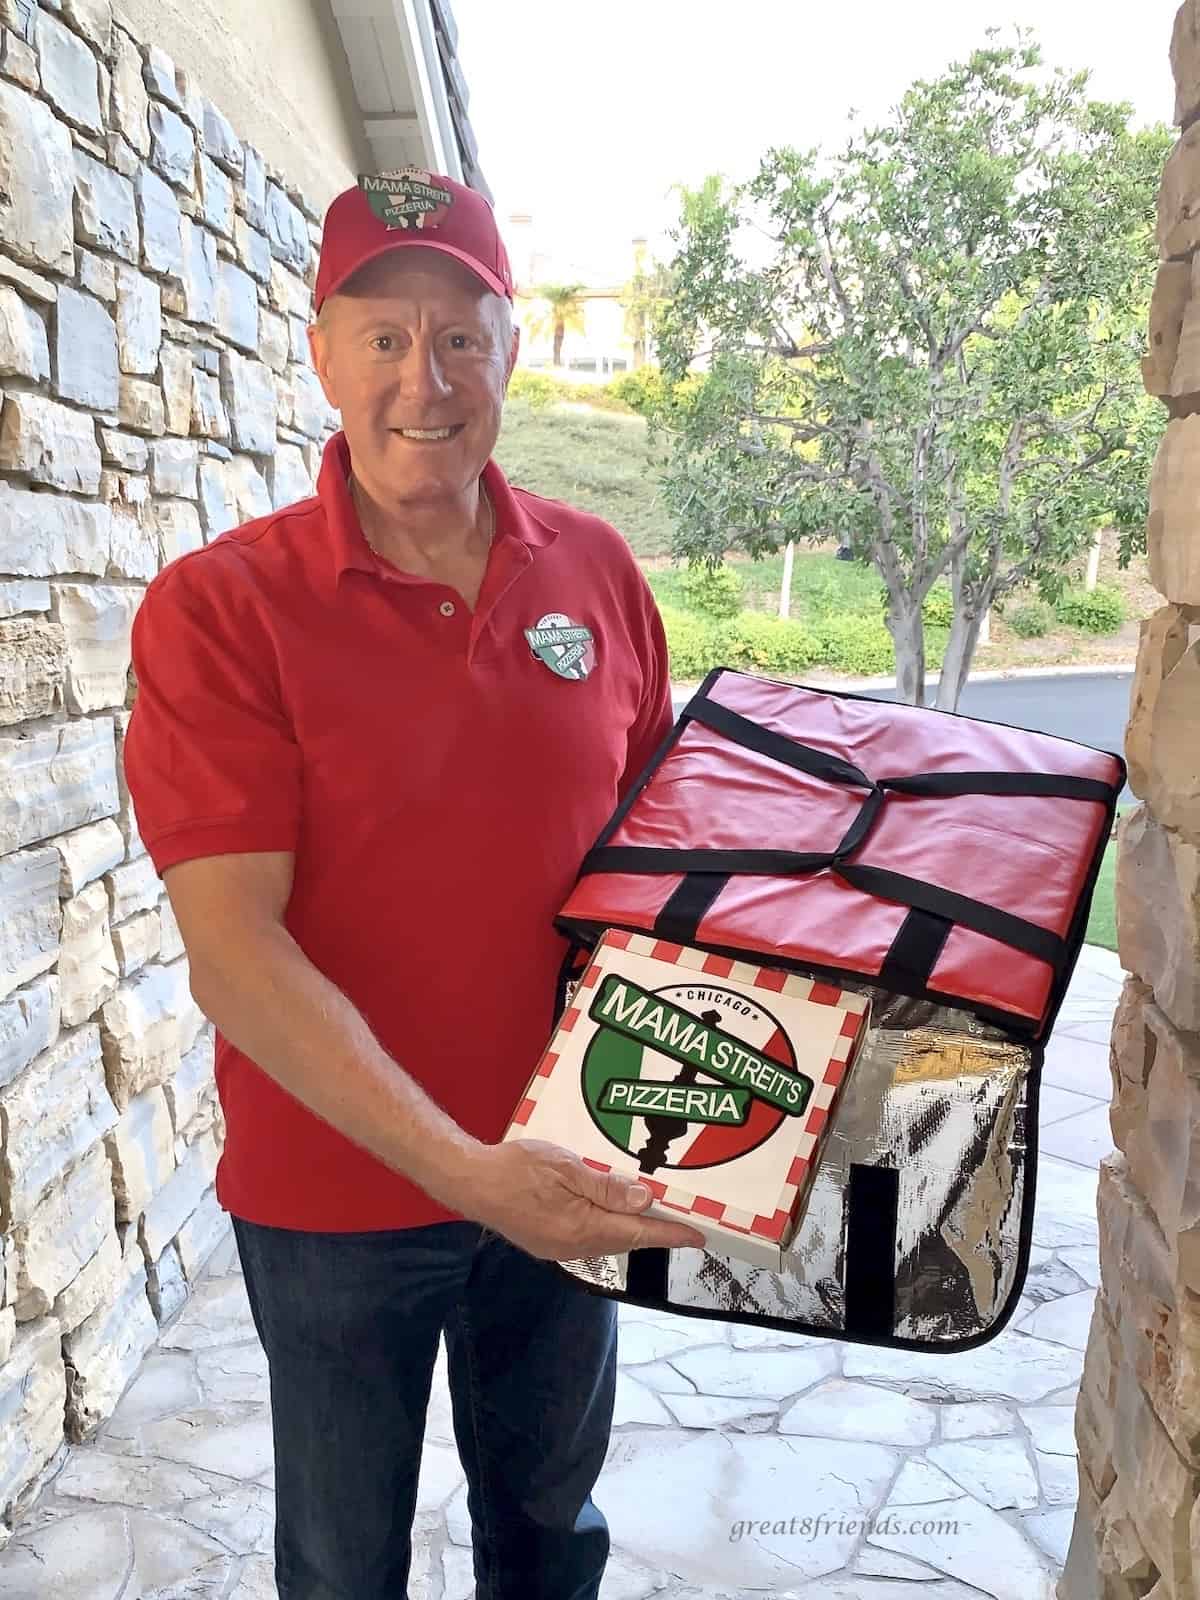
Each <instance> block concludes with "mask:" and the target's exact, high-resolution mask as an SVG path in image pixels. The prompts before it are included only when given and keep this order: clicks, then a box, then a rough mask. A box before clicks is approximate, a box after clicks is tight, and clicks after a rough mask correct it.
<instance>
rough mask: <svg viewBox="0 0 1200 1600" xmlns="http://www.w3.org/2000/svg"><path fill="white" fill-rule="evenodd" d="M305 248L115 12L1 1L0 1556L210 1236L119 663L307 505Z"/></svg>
mask: <svg viewBox="0 0 1200 1600" xmlns="http://www.w3.org/2000/svg"><path fill="white" fill-rule="evenodd" d="M334 180H341V181H350V175H349V174H345V175H342V174H331V186H332V187H337V186H340V185H339V183H338V182H336V181H334ZM317 221H318V211H317V209H316V208H315V206H314V205H313V204H311V203H310V202H309V201H308V200H307V199H306V198H305V196H303V195H302V194H300V193H299V192H298V191H297V190H296V189H295V188H294V187H292V188H289V186H288V183H287V179H286V175H285V174H282V173H278V172H273V171H269V170H268V169H267V168H266V166H265V164H264V162H263V161H262V159H261V158H260V157H259V156H258V155H257V153H256V152H255V151H254V150H253V149H251V148H249V147H248V146H245V145H243V144H242V143H241V141H240V140H239V138H238V136H237V133H236V131H235V128H234V127H233V125H232V124H231V122H230V120H228V119H227V117H226V116H225V115H224V114H223V113H222V111H221V110H220V109H219V108H218V107H217V106H216V105H215V104H213V103H212V102H211V101H210V100H208V99H206V98H205V97H204V96H203V95H202V94H201V93H200V90H199V87H198V86H197V85H196V83H194V82H193V81H192V80H190V79H189V77H188V76H187V75H186V74H185V73H183V72H181V71H177V70H176V68H175V66H174V64H173V63H172V62H171V60H170V59H169V58H168V57H167V56H166V55H165V54H164V53H163V52H162V50H160V49H158V48H147V47H145V46H144V45H143V44H141V43H140V42H139V41H138V40H136V39H135V38H133V37H132V36H131V34H130V33H129V32H128V31H127V30H126V29H125V28H123V27H122V26H120V24H119V21H118V20H115V19H114V16H113V12H112V8H111V5H110V3H109V0H43V3H42V4H41V5H38V4H37V3H35V0H0V1542H2V1541H3V1538H4V1531H5V1529H6V1528H7V1527H9V1526H11V1525H12V1523H13V1521H14V1519H15V1518H16V1517H18V1516H19V1514H20V1512H21V1510H22V1508H23V1507H24V1506H25V1505H26V1504H27V1503H28V1502H29V1500H30V1498H31V1496H32V1495H33V1494H34V1493H35V1492H36V1489H37V1487H38V1486H39V1484H40V1483H41V1482H42V1481H44V1480H45V1477H46V1475H47V1474H48V1473H50V1472H52V1471H53V1470H54V1467H55V1464H56V1462H57V1461H58V1460H59V1459H60V1457H61V1454H62V1452H63V1449H64V1446H65V1442H66V1441H67V1440H74V1439H81V1438H83V1437H85V1436H86V1435H88V1434H89V1433H90V1432H92V1431H93V1430H94V1429H95V1428H96V1427H97V1426H98V1425H99V1423H100V1422H101V1421H102V1420H103V1419H104V1418H105V1417H107V1416H108V1415H110V1414H111V1412H112V1410H113V1409H114V1407H115V1405H116V1403H117V1400H118V1399H119V1397H120V1394H121V1392H122V1390H123V1388H124V1387H125V1385H126V1384H127V1383H128V1381H129V1380H130V1378H131V1377H132V1376H133V1374H134V1373H135V1372H136V1370H137V1367H138V1365H139V1363H140V1362H141V1360H142V1359H143V1357H144V1355H145V1354H146V1352H147V1351H148V1350H149V1349H150V1347H151V1346H152V1344H153V1343H154V1340H155V1338H156V1335H157V1331H158V1328H159V1326H160V1325H161V1323H162V1322H163V1321H164V1320H165V1319H166V1318H168V1317H170V1316H171V1315H172V1314H173V1313H174V1312H175V1311H176V1310H178V1308H179V1306H180V1305H181V1303H182V1302H183V1300H184V1299H185V1298H186V1296H187V1294H188V1292H189V1290H190V1287H191V1285H192V1284H193V1283H194V1281H195V1278H196V1275H197V1273H198V1271H199V1269H200V1267H201V1265H202V1263H203V1261H204V1259H205V1257H206V1255H207V1254H208V1253H209V1252H210V1251H211V1249H212V1247H213V1245H214V1244H215V1243H216V1242H217V1241H218V1240H219V1239H220V1238H221V1237H222V1235H223V1233H224V1231H225V1228H226V1226H227V1219H226V1218H225V1216H224V1214H223V1213H222V1212H221V1210H220V1208H219V1207H218V1205H217V1203H216V1199H215V1194H214V1190H213V1180H214V1173H215V1168H216V1163H217V1159H218V1154H219V1150H220V1145H221V1140H222V1137H223V1129H222V1126H221V1121H220V1114H219V1109H218V1105H217V1099H216V1093H215V1085H214V1082H213V1073H212V1056H213V1039H212V1030H211V1027H210V1026H209V1025H208V1024H207V1023H206V1022H205V1020H204V1019H203V1017H202V1016H201V1015H200V1013H199V1012H198V1010H197V1009H196V1006H195V1005H194V1003H193V1001H192V999H191V995H190V991H189V984H188V974H187V963H186V958H185V956H184V950H183V945H182V943H181V941H180V937H179V932H178V929H177V927H176V925H175V922H174V919H173V917H172V915H171V909H170V905H169V902H168V901H167V900H166V898H165V896H164V894H163V886H162V884H161V882H160V881H159V879H158V878H157V876H156V874H155V872H154V868H153V866H152V864H151V862H150V860H149V857H148V856H147V855H146V852H145V848H144V846H143V844H142V841H141V840H140V838H139V837H138V832H137V826H136V821H135V818H134V815H133V812H132V810H131V807H130V803H129V796H128V793H127V791H126V788H125V784H124V780H123V775H122V770H121V743H122V738H123V736H124V733H125V730H126V727H127V725H128V720H129V710H130V707H131V706H132V704H133V696H134V691H135V685H134V684H133V683H132V681H131V677H130V652H129V634H130V626H131V623H132V620H133V616H134V614H135V612H136V610H137V607H138V604H139V601H140V598H141V595H142V593H143V591H144V589H145V585H146V583H147V582H148V581H149V580H150V579H151V578H153V577H154V576H155V574H156V573H157V572H158V571H159V570H160V569H161V567H162V566H163V565H164V564H165V563H166V562H168V561H170V560H172V559H173V558H175V557H176V556H179V555H182V554H184V553H186V552H188V551H190V550H194V549H196V548H198V547H200V546H201V545H203V544H204V543H205V542H206V541H207V540H209V539H212V538H214V537H215V536H216V535H217V534H219V533H221V532H223V531H224V530H226V529H228V528H230V527H233V526H235V525H236V524H237V523H238V522H240V521H243V520H246V519H248V518H249V517H252V516H255V515H258V514H260V513H263V512H267V511H269V510H271V509H272V507H275V506H280V505H285V504H288V503H289V502H291V501H293V500H296V499H298V498H301V497H302V496H304V495H306V494H308V493H310V492H311V485H312V481H313V477H314V474H315V471H316V468H317V463H318V458H319V451H320V445H321V442H322V440H323V439H324V437H326V436H327V433H328V430H329V427H330V425H331V418H330V414H329V412H328V409H327V407H326V406H325V403H324V399H323V397H322V395H321V391H320V386H319V385H318V383H317V380H316V376H315V374H314V373H313V372H312V370H311V368H310V367H309V365H308V364H307V351H306V341H305V327H306V325H307V322H308V319H309V316H310V308H311V285H312V282H313V277H314V271H315V250H314V246H315V243H316V242H317V240H318V238H319V232H318V229H317Z"/></svg>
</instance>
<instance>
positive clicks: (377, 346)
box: [371, 333, 396, 355]
mask: <svg viewBox="0 0 1200 1600" xmlns="http://www.w3.org/2000/svg"><path fill="white" fill-rule="evenodd" d="M395 343H396V341H395V340H394V339H393V338H392V336H391V334H390V333H381V334H379V335H378V337H377V338H374V339H372V340H371V348H372V349H373V350H379V351H381V352H382V353H383V354H384V355H386V354H387V352H388V351H389V350H392V349H394V348H395Z"/></svg>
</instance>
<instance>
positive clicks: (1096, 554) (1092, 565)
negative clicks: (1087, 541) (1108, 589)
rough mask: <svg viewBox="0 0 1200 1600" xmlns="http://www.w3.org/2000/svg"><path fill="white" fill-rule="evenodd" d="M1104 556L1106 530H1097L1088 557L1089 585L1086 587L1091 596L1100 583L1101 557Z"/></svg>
mask: <svg viewBox="0 0 1200 1600" xmlns="http://www.w3.org/2000/svg"><path fill="white" fill-rule="evenodd" d="M1103 554H1104V529H1103V528H1097V529H1096V537H1095V538H1094V539H1093V540H1092V548H1091V551H1090V553H1089V555H1088V568H1087V583H1086V585H1085V587H1086V588H1087V592H1088V593H1089V594H1091V592H1092V590H1093V589H1094V588H1095V587H1096V585H1097V584H1098V583H1099V581H1100V557H1101V556H1102V555H1103Z"/></svg>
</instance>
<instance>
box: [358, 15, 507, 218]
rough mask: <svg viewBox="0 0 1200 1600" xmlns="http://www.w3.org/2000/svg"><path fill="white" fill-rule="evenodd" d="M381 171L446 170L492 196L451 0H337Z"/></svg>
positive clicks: (362, 112) (362, 110)
mask: <svg viewBox="0 0 1200 1600" xmlns="http://www.w3.org/2000/svg"><path fill="white" fill-rule="evenodd" d="M331 8H332V11H333V17H334V21H335V22H336V23H337V28H338V32H339V34H340V35H341V39H342V44H343V47H344V48H345V51H346V59H347V61H348V62H349V64H350V76H351V79H352V81H353V84H354V94H355V99H356V100H357V102H358V109H359V114H360V116H361V117H362V125H363V131H364V133H365V134H366V137H367V143H368V145H369V147H370V150H371V153H372V156H373V157H374V164H375V167H376V169H377V170H379V171H385V170H387V169H388V168H390V167H402V166H406V165H409V164H412V165H415V166H421V167H426V168H428V169H430V170H432V171H434V172H444V173H446V174H447V175H448V176H449V177H451V178H457V179H459V180H460V181H461V182H463V183H468V184H470V186H471V187H472V188H473V189H478V190H479V191H480V193H481V194H484V195H486V196H487V198H488V199H489V200H491V198H492V194H491V190H490V189H489V188H488V185H487V182H486V180H485V179H484V176H483V173H482V171H481V170H480V166H479V146H478V143H477V141H476V139H475V133H474V130H473V129H472V127H471V121H470V118H469V116H468V115H467V105H468V101H469V98H470V96H469V93H468V90H467V82H466V78H465V77H464V75H463V70H462V66H461V64H460V62H459V60H458V27H457V25H456V23H455V21H454V13H453V12H452V10H451V8H450V0H331Z"/></svg>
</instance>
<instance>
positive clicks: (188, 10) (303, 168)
mask: <svg viewBox="0 0 1200 1600" xmlns="http://www.w3.org/2000/svg"><path fill="white" fill-rule="evenodd" d="M113 14H114V16H115V17H116V19H117V20H118V21H122V20H123V21H124V22H125V23H126V25H127V26H128V28H129V31H130V32H131V33H133V34H134V35H135V36H136V37H137V38H138V39H140V40H141V41H142V42H143V43H144V44H148V45H159V46H160V47H161V48H162V49H164V50H165V51H166V52H167V53H168V55H170V57H171V59H172V60H173V61H174V62H175V64H176V66H177V67H181V68H183V70H184V71H185V72H188V73H194V74H195V77H196V80H197V82H198V84H199V86H200V90H201V92H202V93H203V94H205V95H207V96H208V97H209V99H211V100H215V101H216V103H217V104H218V105H219V106H220V107H221V109H222V110H223V111H224V113H225V115H226V116H227V117H228V118H229V119H230V121H231V122H232V123H233V124H234V125H235V127H236V128H237V130H238V133H239V135H240V136H241V137H242V138H243V139H244V140H245V141H246V142H247V143H248V144H252V145H255V146H257V148H258V149H259V150H260V151H261V152H262V154H263V155H264V156H265V157H266V160H267V163H268V165H270V166H274V167H278V168H279V169H280V170H281V171H283V172H286V173H287V176H288V181H289V183H294V184H296V185H297V186H298V187H300V188H301V189H303V190H304V191H305V193H306V194H307V195H308V196H309V197H310V198H311V199H312V200H313V202H314V203H315V204H316V205H317V206H318V207H319V208H320V209H321V210H322V211H323V210H324V208H325V206H326V205H327V204H328V203H329V201H330V200H331V199H332V198H333V196H334V195H335V194H337V193H338V191H339V190H341V189H344V188H346V187H347V185H348V184H350V183H352V182H353V181H354V176H355V173H356V172H359V171H368V170H370V164H371V158H370V156H369V155H368V153H367V145H366V141H365V137H364V135H363V133H362V130H361V126H360V125H359V124H358V122H357V111H356V107H355V101H354V90H353V87H352V85H351V82H350V70H349V67H348V66H347V65H346V60H345V54H344V52H343V50H342V47H341V43H340V41H339V38H338V33H337V27H336V25H335V23H334V21H333V18H332V15H331V14H330V8H329V5H328V0H123V3H122V4H121V5H119V6H117V7H115V8H114V13H113ZM331 63H333V64H335V65H333V66H331Z"/></svg>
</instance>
